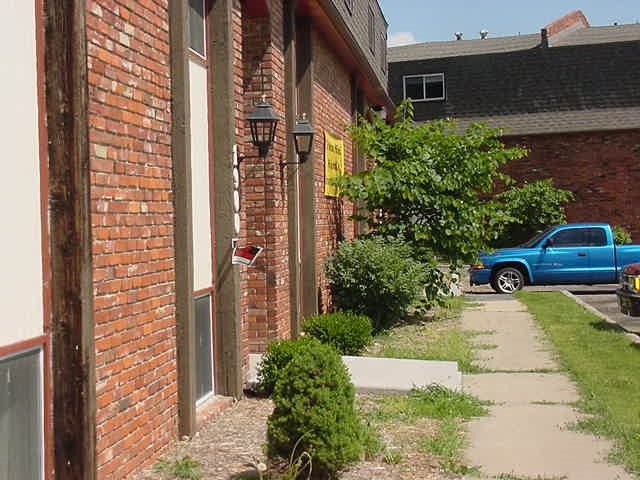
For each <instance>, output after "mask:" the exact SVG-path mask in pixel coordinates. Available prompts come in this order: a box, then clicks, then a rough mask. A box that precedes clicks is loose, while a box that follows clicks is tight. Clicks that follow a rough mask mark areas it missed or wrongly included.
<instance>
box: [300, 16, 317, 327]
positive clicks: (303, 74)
mask: <svg viewBox="0 0 640 480" xmlns="http://www.w3.org/2000/svg"><path fill="white" fill-rule="evenodd" d="M296 57H297V60H296V63H297V65H296V76H297V87H298V102H297V103H298V111H299V112H304V113H306V114H307V118H308V119H309V121H310V122H311V124H313V49H312V44H311V19H310V18H301V19H298V22H297V24H296ZM321 133H322V132H316V138H319V137H320V134H321ZM314 157H315V155H314V153H313V152H311V153H310V154H309V155H308V156H307V160H306V162H305V163H304V164H302V165H301V166H300V170H301V172H302V179H301V185H300V195H301V200H300V208H301V215H300V217H301V218H302V227H301V228H302V232H301V239H302V315H303V316H304V317H308V316H311V315H315V314H317V313H318V279H317V275H316V213H315V204H316V192H315V168H316V161H315V158H314Z"/></svg>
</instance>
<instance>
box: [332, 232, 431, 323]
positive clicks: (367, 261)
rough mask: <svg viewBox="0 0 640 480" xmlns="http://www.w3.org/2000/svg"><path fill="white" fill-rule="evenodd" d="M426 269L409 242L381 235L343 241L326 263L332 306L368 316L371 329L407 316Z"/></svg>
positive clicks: (420, 287)
mask: <svg viewBox="0 0 640 480" xmlns="http://www.w3.org/2000/svg"><path fill="white" fill-rule="evenodd" d="M426 272H427V268H426V266H425V265H423V264H422V263H420V262H418V261H417V260H414V259H413V251H412V249H411V247H410V246H409V245H407V244H406V243H405V242H403V241H401V240H397V239H385V238H382V237H372V238H367V239H357V240H352V241H349V242H343V243H341V244H340V245H339V247H338V249H337V250H336V252H335V253H334V255H333V256H332V257H331V258H329V260H328V261H327V265H326V273H327V279H328V280H329V288H330V290H331V293H332V295H333V299H334V304H335V306H336V307H337V308H338V309H339V310H347V311H351V312H354V313H358V314H362V315H366V316H367V317H369V318H371V320H372V321H373V329H374V331H379V330H383V329H385V328H387V327H389V326H390V325H391V324H393V323H394V322H396V321H398V320H399V319H401V318H402V317H404V316H405V315H406V313H407V309H408V308H409V306H410V305H411V304H412V303H413V302H414V301H415V300H416V299H417V298H418V294H419V293H420V291H421V289H422V288H423V287H424V283H425V278H426Z"/></svg>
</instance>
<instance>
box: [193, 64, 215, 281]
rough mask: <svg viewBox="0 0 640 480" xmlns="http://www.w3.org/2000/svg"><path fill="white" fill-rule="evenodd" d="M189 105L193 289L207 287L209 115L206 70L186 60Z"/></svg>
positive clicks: (208, 248)
mask: <svg viewBox="0 0 640 480" xmlns="http://www.w3.org/2000/svg"><path fill="white" fill-rule="evenodd" d="M189 76H190V79H189V80H190V86H189V92H190V106H191V194H192V209H193V210H192V212H193V213H192V215H193V262H194V265H193V268H194V272H193V281H194V288H195V289H196V290H199V289H202V288H207V287H210V286H211V284H212V276H211V271H212V270H211V249H212V245H211V217H210V208H211V207H210V197H209V188H210V186H209V118H208V109H207V70H206V68H205V67H203V66H202V65H199V64H198V63H196V62H193V61H191V62H189Z"/></svg>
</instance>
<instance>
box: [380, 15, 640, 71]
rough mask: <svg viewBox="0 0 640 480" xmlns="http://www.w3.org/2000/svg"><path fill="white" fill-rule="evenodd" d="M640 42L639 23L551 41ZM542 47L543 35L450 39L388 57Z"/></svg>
mask: <svg viewBox="0 0 640 480" xmlns="http://www.w3.org/2000/svg"><path fill="white" fill-rule="evenodd" d="M634 40H640V24H629V25H616V26H606V27H585V28H578V29H575V30H569V31H565V32H560V33H558V34H557V35H554V36H552V37H550V38H549V46H550V47H563V46H571V45H593V44H597V43H612V42H629V41H634ZM539 46H540V34H526V35H515V36H511V37H495V38H491V37H489V38H486V39H484V40H481V39H473V40H451V41H447V42H427V43H414V44H412V45H403V46H400V47H391V48H389V49H388V54H387V57H388V59H389V63H391V62H404V61H411V60H426V59H432V58H448V57H460V56H467V55H486V54H490V53H503V52H515V51H518V50H528V49H531V48H537V47H539Z"/></svg>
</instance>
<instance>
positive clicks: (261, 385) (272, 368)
mask: <svg viewBox="0 0 640 480" xmlns="http://www.w3.org/2000/svg"><path fill="white" fill-rule="evenodd" d="M310 341H314V339H312V338H310V337H300V338H298V339H291V340H276V341H275V342H272V343H270V344H269V345H268V346H267V351H266V352H265V353H264V355H263V356H262V360H261V362H260V365H259V367H258V391H259V392H260V393H262V394H263V395H267V396H269V395H271V394H272V393H273V389H274V387H275V385H276V381H277V380H278V377H279V375H280V374H281V373H282V371H283V370H284V368H285V367H286V366H287V365H288V364H289V362H290V361H291V359H292V358H293V357H294V356H295V355H296V353H297V352H298V351H299V350H300V349H301V348H304V344H305V343H306V342H310Z"/></svg>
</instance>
